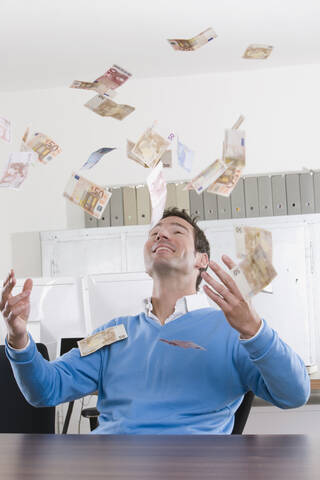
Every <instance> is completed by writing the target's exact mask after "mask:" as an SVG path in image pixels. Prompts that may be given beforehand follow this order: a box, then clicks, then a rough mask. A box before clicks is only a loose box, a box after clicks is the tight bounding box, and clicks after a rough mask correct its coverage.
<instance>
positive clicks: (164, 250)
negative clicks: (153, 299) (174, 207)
mask: <svg viewBox="0 0 320 480" xmlns="http://www.w3.org/2000/svg"><path fill="white" fill-rule="evenodd" d="M201 255H203V254H200V253H196V252H195V247H194V230H193V226H192V225H190V223H189V222H187V221H186V220H184V219H183V218H180V217H173V216H172V217H166V218H164V219H162V220H161V221H160V222H159V223H158V224H157V225H156V226H155V227H153V228H152V229H151V230H150V232H149V236H148V240H147V241H146V243H145V246H144V263H145V267H146V272H147V273H148V274H149V275H150V276H151V277H152V276H153V275H152V274H153V272H159V273H160V272H168V273H169V272H172V271H173V270H176V271H177V272H180V273H185V274H190V273H192V272H195V274H196V276H197V274H198V273H199V270H198V268H197V267H196V264H197V261H198V260H199V256H201Z"/></svg>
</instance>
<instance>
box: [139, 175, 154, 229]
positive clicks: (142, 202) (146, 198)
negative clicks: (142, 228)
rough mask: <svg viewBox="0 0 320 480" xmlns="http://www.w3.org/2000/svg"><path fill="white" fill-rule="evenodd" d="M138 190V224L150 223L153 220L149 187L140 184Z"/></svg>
mask: <svg viewBox="0 0 320 480" xmlns="http://www.w3.org/2000/svg"><path fill="white" fill-rule="evenodd" d="M136 192H137V215H138V225H148V224H149V223H150V221H151V205H150V195H149V191H148V188H147V186H146V185H138V186H137V187H136Z"/></svg>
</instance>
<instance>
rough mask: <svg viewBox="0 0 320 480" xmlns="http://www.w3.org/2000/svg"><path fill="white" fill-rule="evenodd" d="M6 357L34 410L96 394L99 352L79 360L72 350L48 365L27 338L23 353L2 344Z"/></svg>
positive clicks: (99, 366) (76, 350) (100, 358)
mask: <svg viewBox="0 0 320 480" xmlns="http://www.w3.org/2000/svg"><path fill="white" fill-rule="evenodd" d="M6 354H7V357H8V359H9V361H10V363H11V366H12V370H13V374H14V376H15V379H16V381H17V384H18V386H19V388H20V390H21V392H22V393H23V395H24V397H25V399H26V400H27V401H28V402H29V403H30V404H31V405H33V406H35V407H46V406H53V405H58V404H59V403H64V402H69V401H72V400H76V399H77V398H80V397H83V396H85V395H88V394H89V393H92V392H94V391H95V390H98V384H99V376H100V370H101V365H102V355H103V352H101V350H98V351H97V352H94V353H92V354H91V355H88V356H85V357H81V356H80V352H79V349H78V348H73V349H72V350H70V351H69V352H67V353H66V354H65V355H63V356H62V357H60V358H59V359H57V360H55V361H53V362H49V361H47V360H45V359H44V358H43V356H42V355H41V353H39V352H38V350H37V347H36V344H35V342H34V341H33V339H32V337H31V335H30V343H29V345H28V346H27V347H26V348H24V349H23V350H21V351H19V350H14V349H12V348H11V347H10V346H9V345H8V342H7V340H6Z"/></svg>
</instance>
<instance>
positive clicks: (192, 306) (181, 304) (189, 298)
mask: <svg viewBox="0 0 320 480" xmlns="http://www.w3.org/2000/svg"><path fill="white" fill-rule="evenodd" d="M144 307H145V314H146V315H147V316H148V317H149V318H152V319H153V320H155V321H156V322H157V323H159V324H160V325H162V324H161V322H160V320H159V318H158V317H156V316H155V314H154V313H152V309H153V305H152V302H151V297H148V298H145V299H144ZM209 307H210V304H209V301H208V297H207V295H206V294H205V293H203V292H198V293H194V294H192V295H186V296H185V297H182V298H179V299H178V300H177V303H176V306H175V309H174V312H173V313H172V314H171V315H170V316H169V317H168V318H166V320H165V322H164V323H169V322H172V321H173V320H175V319H176V318H179V317H181V316H182V315H185V314H186V313H188V312H192V311H193V310H199V309H200V308H209Z"/></svg>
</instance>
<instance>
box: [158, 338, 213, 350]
mask: <svg viewBox="0 0 320 480" xmlns="http://www.w3.org/2000/svg"><path fill="white" fill-rule="evenodd" d="M159 341H160V342H163V343H167V344H168V345H173V346H174V347H181V348H195V349H196V350H206V348H204V347H201V345H198V344H197V343H194V342H189V341H186V340H167V339H165V338H159Z"/></svg>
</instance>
